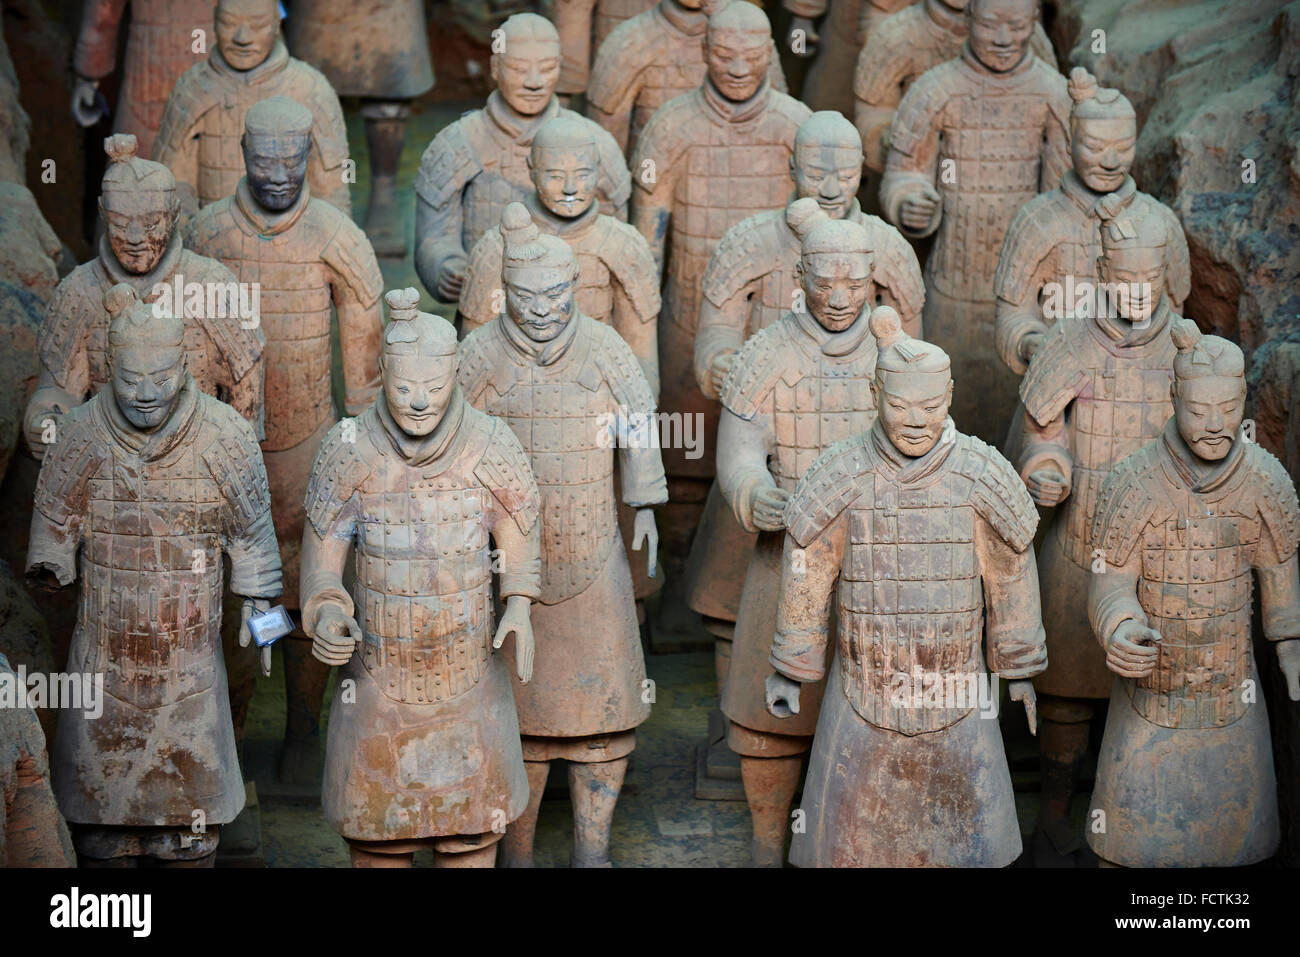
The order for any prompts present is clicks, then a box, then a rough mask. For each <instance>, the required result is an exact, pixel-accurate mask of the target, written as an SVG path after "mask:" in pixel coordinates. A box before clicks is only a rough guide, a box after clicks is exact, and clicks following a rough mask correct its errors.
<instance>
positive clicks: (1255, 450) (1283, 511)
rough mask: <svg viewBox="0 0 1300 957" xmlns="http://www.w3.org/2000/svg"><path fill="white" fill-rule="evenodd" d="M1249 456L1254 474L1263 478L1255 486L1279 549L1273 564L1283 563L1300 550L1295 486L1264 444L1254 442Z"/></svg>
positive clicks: (1299, 511)
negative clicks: (1297, 549)
mask: <svg viewBox="0 0 1300 957" xmlns="http://www.w3.org/2000/svg"><path fill="white" fill-rule="evenodd" d="M1246 455H1247V456H1248V459H1247V461H1248V462H1249V463H1250V467H1251V471H1252V472H1254V473H1255V475H1257V476H1259V479H1258V483H1257V484H1256V486H1255V495H1256V499H1257V501H1258V502H1259V517H1260V520H1261V521H1262V522H1263V523H1264V526H1265V527H1266V528H1267V529H1268V533H1269V535H1270V536H1271V537H1272V539H1273V543H1274V545H1275V546H1276V548H1277V554H1276V555H1274V556H1273V563H1277V564H1280V563H1281V562H1283V561H1285V560H1286V559H1288V558H1290V557H1291V556H1292V555H1294V554H1295V551H1296V548H1297V547H1300V503H1298V502H1297V500H1296V491H1295V483H1293V482H1292V481H1291V476H1289V475H1288V474H1287V472H1286V469H1285V468H1283V466H1282V463H1281V462H1279V461H1278V459H1277V456H1275V455H1273V453H1272V452H1269V451H1268V450H1267V449H1265V448H1264V447H1263V446H1262V445H1259V444H1258V443H1255V442H1252V443H1251V444H1250V447H1249V448H1247V449H1246Z"/></svg>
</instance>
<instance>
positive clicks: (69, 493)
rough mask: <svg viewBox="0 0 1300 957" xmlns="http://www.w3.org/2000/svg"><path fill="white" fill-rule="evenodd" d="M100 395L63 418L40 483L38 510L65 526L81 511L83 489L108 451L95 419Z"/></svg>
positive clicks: (36, 504)
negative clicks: (96, 426)
mask: <svg viewBox="0 0 1300 957" xmlns="http://www.w3.org/2000/svg"><path fill="white" fill-rule="evenodd" d="M99 401H101V400H100V398H99V397H98V396H96V397H95V398H92V399H91V400H90V401H89V402H86V403H84V404H82V405H79V406H77V407H76V408H75V409H73V410H72V411H71V412H69V413H68V414H67V415H65V416H64V417H63V420H62V422H61V423H60V425H59V433H60V434H59V440H58V441H57V442H55V443H54V444H53V445H51V446H49V448H48V449H47V450H46V453H45V459H44V461H42V463H41V471H40V475H39V477H38V478H37V482H36V501H35V503H34V504H35V508H36V511H38V512H40V513H41V514H42V515H44V516H45V517H46V518H48V519H49V520H50V521H52V522H55V523H57V524H59V525H62V524H63V523H64V522H66V521H67V520H68V516H69V515H71V514H72V513H73V512H74V511H76V510H77V502H78V500H79V499H80V498H81V497H82V489H84V487H85V483H86V482H87V480H89V478H90V477H91V475H93V474H94V472H95V470H96V469H98V468H99V465H100V463H101V462H103V461H104V458H105V457H106V455H107V453H106V451H105V449H104V445H103V443H102V442H100V441H99V440H98V439H97V438H96V437H95V424H94V423H93V422H92V421H91V418H92V415H93V414H94V410H95V403H97V402H99Z"/></svg>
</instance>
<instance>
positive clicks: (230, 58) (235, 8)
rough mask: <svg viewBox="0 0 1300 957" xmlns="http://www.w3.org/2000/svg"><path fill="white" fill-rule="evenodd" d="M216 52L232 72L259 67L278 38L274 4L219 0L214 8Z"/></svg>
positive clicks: (264, 0) (265, 0)
mask: <svg viewBox="0 0 1300 957" xmlns="http://www.w3.org/2000/svg"><path fill="white" fill-rule="evenodd" d="M216 29H217V49H219V50H220V51H221V56H222V57H223V58H224V59H225V61H226V62H227V63H229V64H230V65H231V66H232V67H234V68H235V69H236V70H251V69H253V67H255V66H260V65H261V64H262V62H263V61H265V60H266V58H267V57H268V56H270V55H271V48H272V47H273V46H275V40H276V37H278V36H279V35H280V11H279V8H278V5H277V4H276V0H220V2H219V3H218V4H217V17H216Z"/></svg>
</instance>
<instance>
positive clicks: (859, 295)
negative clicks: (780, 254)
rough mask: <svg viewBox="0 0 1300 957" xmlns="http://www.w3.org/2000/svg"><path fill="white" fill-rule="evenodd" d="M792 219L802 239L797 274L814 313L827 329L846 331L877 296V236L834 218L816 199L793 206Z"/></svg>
mask: <svg viewBox="0 0 1300 957" xmlns="http://www.w3.org/2000/svg"><path fill="white" fill-rule="evenodd" d="M786 221H787V222H789V223H790V225H791V227H792V228H793V229H794V231H795V233H796V234H797V235H798V236H799V239H800V254H799V262H798V263H796V264H795V273H796V275H798V277H799V284H800V285H801V286H803V291H804V300H805V301H806V303H807V306H808V311H809V312H810V313H812V315H813V318H814V319H816V320H817V322H818V323H819V324H820V325H821V326H822V328H824V329H827V330H829V331H831V332H842V331H843V330H845V329H847V328H848V327H849V326H851V325H853V322H854V320H855V319H857V318H858V316H859V315H860V314H861V313H862V310H863V308H864V307H865V306H866V304H867V303H869V302H871V301H872V300H873V299H874V298H875V286H874V284H873V283H872V281H871V266H872V259H873V256H872V249H871V237H870V236H868V235H867V231H866V230H865V229H863V228H862V226H860V225H859V224H858V223H855V222H853V221H852V220H847V219H831V218H829V217H828V216H827V215H826V214H825V213H824V212H822V210H821V207H820V206H818V202H817V200H815V199H812V198H811V197H806V198H804V199H797V200H795V201H794V202H793V203H791V204H790V206H789V208H788V209H787V210H786Z"/></svg>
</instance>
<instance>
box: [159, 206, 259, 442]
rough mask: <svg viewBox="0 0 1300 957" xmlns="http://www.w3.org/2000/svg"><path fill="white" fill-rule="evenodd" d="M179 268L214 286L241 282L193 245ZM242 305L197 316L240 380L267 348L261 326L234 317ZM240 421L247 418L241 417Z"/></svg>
mask: <svg viewBox="0 0 1300 957" xmlns="http://www.w3.org/2000/svg"><path fill="white" fill-rule="evenodd" d="M207 208H208V209H211V208H212V207H211V206H209V207H207ZM176 271H177V273H180V274H182V275H184V276H185V278H186V280H187V281H189V280H191V279H193V281H195V282H201V283H212V284H213V285H214V286H215V285H216V284H220V285H223V286H224V285H227V284H229V285H228V288H231V289H233V288H235V286H236V284H237V277H236V276H235V274H234V273H233V272H231V271H230V270H229V269H228V268H227V267H226V266H225V265H224V264H223V263H221V262H220V261H219V260H216V259H210V258H209V257H207V256H201V255H199V254H198V253H196V252H195V251H194V250H192V249H185V250H182V251H181V260H180V265H179V266H178V267H177V270H176ZM238 308H239V303H238V302H228V303H227V308H226V316H225V317H224V318H223V317H220V316H209V315H207V314H206V311H205V312H204V314H203V315H201V316H200V317H199V318H198V320H197V321H198V322H199V324H200V325H202V326H203V330H204V332H206V333H207V335H208V338H209V339H211V340H212V342H213V344H214V345H216V347H217V349H218V351H219V352H220V353H221V357H222V359H223V360H224V361H225V363H226V365H227V366H229V367H230V372H231V374H232V375H233V376H234V377H235V380H236V381H238V380H240V379H243V378H244V376H245V375H246V374H247V373H248V371H249V370H250V369H252V368H253V366H255V365H257V363H258V362H259V361H260V360H261V358H262V355H263V353H264V352H265V351H266V335H265V333H264V332H263V331H262V329H261V327H260V326H259V327H255V328H252V329H245V328H244V327H243V325H242V324H241V323H240V322H238V321H234V320H233V319H232V317H234V316H237V315H238V312H237V310H238ZM240 421H241V422H242V421H244V420H243V419H242V418H241V419H240Z"/></svg>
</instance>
